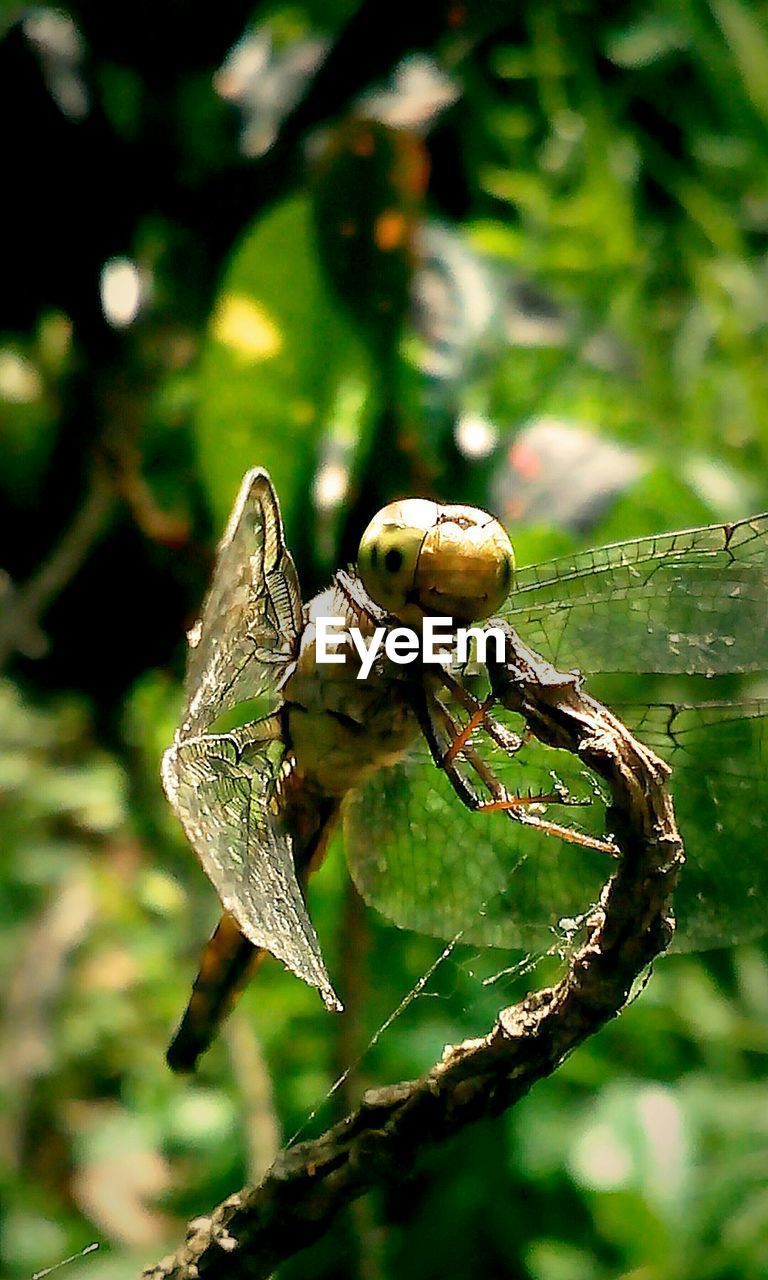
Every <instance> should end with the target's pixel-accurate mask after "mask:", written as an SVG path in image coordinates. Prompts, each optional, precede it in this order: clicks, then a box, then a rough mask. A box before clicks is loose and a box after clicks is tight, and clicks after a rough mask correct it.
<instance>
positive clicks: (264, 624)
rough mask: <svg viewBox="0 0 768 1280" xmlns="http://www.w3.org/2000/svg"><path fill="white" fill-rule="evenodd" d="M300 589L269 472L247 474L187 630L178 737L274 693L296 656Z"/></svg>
mask: <svg viewBox="0 0 768 1280" xmlns="http://www.w3.org/2000/svg"><path fill="white" fill-rule="evenodd" d="M301 626H302V617H301V594H300V591H299V584H298V579H297V576H296V569H295V567H294V564H293V560H292V559H291V555H290V552H289V551H288V550H287V548H286V546H285V542H284V538H283V523H282V519H281V516H280V506H279V504H278V500H277V495H276V494H275V491H274V489H273V487H272V482H271V480H270V478H269V476H268V474H267V472H266V471H264V470H262V469H261V468H254V469H253V470H252V471H249V472H247V473H246V475H245V477H244V478H243V483H242V485H241V486H240V492H239V494H238V496H237V501H236V502H235V505H234V507H233V509H232V514H231V516H230V518H229V523H228V524H227V528H226V531H225V533H224V537H223V538H222V540H221V543H220V544H219V548H218V551H217V554H216V564H215V567H214V571H213V578H212V580H211V585H210V588H209V590H208V594H207V596H206V598H205V601H204V603H203V608H202V612H201V615H200V619H199V621H198V623H197V624H196V626H195V627H194V628H193V630H192V631H191V632H190V636H189V642H190V649H189V655H188V659H187V674H186V690H187V707H186V711H185V714H184V716H183V720H182V724H181V727H180V730H179V733H178V735H177V739H183V738H186V737H190V736H191V735H193V734H198V733H201V732H202V731H204V730H205V729H206V728H208V727H209V726H210V725H211V724H212V723H213V722H214V721H215V720H216V719H217V717H218V716H220V715H222V713H223V712H225V711H229V710H231V709H232V708H233V707H235V706H237V704H238V703H241V702H244V701H247V700H248V699H251V698H258V697H259V696H261V695H262V694H264V693H269V692H272V691H273V690H274V689H275V687H276V685H277V684H278V683H279V680H280V677H281V676H282V674H283V672H284V670H285V668H286V666H287V665H288V663H289V662H290V661H291V659H292V657H293V656H294V654H295V647H296V642H297V639H298V636H299V634H300V632H301Z"/></svg>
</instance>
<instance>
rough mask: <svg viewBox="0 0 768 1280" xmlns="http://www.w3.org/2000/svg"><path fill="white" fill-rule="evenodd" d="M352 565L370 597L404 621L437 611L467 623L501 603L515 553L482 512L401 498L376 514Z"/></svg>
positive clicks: (508, 586) (509, 583)
mask: <svg viewBox="0 0 768 1280" xmlns="http://www.w3.org/2000/svg"><path fill="white" fill-rule="evenodd" d="M357 567H358V572H359V573H360V577H361V578H362V582H363V586H364V587H365V589H366V591H367V592H368V594H369V595H370V596H371V598H372V599H373V600H375V601H376V603H377V604H379V605H381V606H382V608H384V609H387V610H388V612H389V613H391V614H393V615H394V616H395V617H396V618H399V619H401V620H402V621H403V622H407V623H418V622H419V621H420V620H421V619H422V618H423V617H424V616H425V615H440V616H443V617H449V618H453V619H455V620H456V621H457V622H461V623H466V622H479V621H480V620H481V619H482V618H488V617H490V615H491V614H492V613H495V612H496V610H497V609H499V608H500V606H501V604H502V603H503V601H504V600H505V599H506V597H507V595H508V594H509V591H510V589H511V587H512V578H513V574H514V568H515V556H514V552H513V550H512V544H511V542H510V541H509V538H508V537H507V534H506V533H505V531H504V529H503V528H502V526H501V525H500V524H499V522H498V520H496V519H494V517H493V516H491V515H489V514H488V512H487V511H480V510H478V508H477V507H460V506H451V507H441V506H438V504H437V503H436V502H429V501H427V500H426V499H424V498H406V499H403V500H401V501H400V502H391V503H390V504H389V506H387V507H384V508H383V509H382V510H381V511H380V512H379V513H378V515H376V516H374V518H373V520H372V521H371V523H370V524H369V525H368V528H367V529H366V530H365V533H364V534H363V536H362V539H361V541H360V550H359V552H358V558H357Z"/></svg>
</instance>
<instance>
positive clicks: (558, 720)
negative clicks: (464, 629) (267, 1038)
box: [144, 631, 683, 1280]
mask: <svg viewBox="0 0 768 1280" xmlns="http://www.w3.org/2000/svg"><path fill="white" fill-rule="evenodd" d="M492 676H493V681H494V688H495V691H496V694H497V696H498V698H499V700H500V701H502V702H503V703H504V704H505V705H506V706H507V707H509V708H510V709H512V710H514V711H518V712H520V713H521V714H522V715H523V716H524V717H525V719H526V720H527V722H528V724H529V726H530V728H531V730H532V732H533V733H534V734H535V735H536V737H538V738H539V739H540V740H541V741H542V742H544V743H547V744H548V745H550V746H556V747H559V748H562V749H565V750H568V751H570V752H572V753H573V754H575V755H578V756H579V758H580V759H582V760H583V761H584V763H585V765H586V766H588V767H589V768H590V769H592V770H594V772H595V773H597V774H599V775H600V777H602V778H603V779H605V781H606V782H607V784H608V786H609V787H610V790H611V795H612V802H613V803H612V808H611V810H610V818H611V824H612V829H613V833H614V836H615V839H616V843H617V845H618V847H619V849H620V854H621V856H620V858H619V860H618V863H616V864H614V867H615V870H614V874H613V875H612V876H611V877H610V879H609V880H608V882H607V883H606V885H605V886H604V888H603V891H602V894H601V897H600V901H599V904H598V906H597V907H596V908H595V910H594V912H593V914H592V916H591V917H590V920H589V922H588V925H587V939H586V941H585V942H584V944H583V945H582V946H581V947H580V948H579V949H578V950H577V951H576V952H575V953H574V954H573V956H572V957H571V961H570V964H569V967H568V972H567V973H566V975H565V976H564V977H563V978H562V980H561V981H560V982H559V983H558V984H557V985H556V986H554V987H552V988H548V989H546V990H542V991H538V992H536V993H534V994H532V995H530V996H528V997H527V998H526V999H525V1000H523V1001H521V1003H519V1004H517V1005H514V1006H512V1007H511V1008H508V1009H504V1010H502V1012H501V1013H500V1014H499V1016H498V1020H497V1022H496V1024H495V1026H493V1027H492V1028H491V1030H490V1031H489V1032H488V1034H487V1035H485V1036H483V1037H482V1038H480V1039H476V1040H468V1041H465V1042H464V1043H463V1044H459V1045H454V1046H450V1047H449V1048H447V1049H446V1050H445V1052H444V1054H443V1058H442V1061H440V1062H438V1063H436V1064H435V1066H433V1067H432V1069H431V1070H430V1071H429V1072H427V1073H426V1075H424V1076H422V1077H421V1078H420V1079H418V1080H412V1081H408V1082H405V1083H402V1084H396V1085H390V1086H387V1087H385V1088H380V1089H372V1090H369V1091H368V1092H367V1093H365V1094H364V1096H363V1099H362V1101H361V1103H360V1105H359V1107H358V1108H357V1109H356V1110H355V1111H354V1112H352V1113H351V1114H350V1115H349V1116H347V1118H346V1119H345V1120H343V1121H342V1122H341V1123H339V1124H337V1125H335V1126H334V1127H333V1128H331V1129H329V1130H328V1131H327V1132H326V1133H324V1134H323V1135H322V1136H321V1137H319V1138H317V1139H315V1140H313V1141H309V1142H304V1143H301V1144H299V1145H297V1146H295V1147H292V1148H290V1149H288V1150H286V1151H283V1152H281V1154H280V1155H279V1156H278V1158H277V1160H276V1161H275V1163H274V1165H273V1166H272V1168H271V1170H270V1171H269V1172H268V1173H267V1175H266V1177H265V1178H264V1179H263V1181H262V1182H261V1183H260V1185H259V1186H257V1187H254V1188H245V1189H243V1190H242V1191H238V1192H237V1193H236V1194H235V1195H232V1196H230V1197H229V1198H228V1199H227V1200H225V1201H224V1202H223V1203H222V1204H220V1205H219V1206H218V1207H217V1208H216V1209H215V1210H214V1211H213V1212H212V1213H211V1214H210V1215H209V1216H206V1217H204V1218H198V1219H196V1220H195V1221H194V1222H192V1223H190V1224H189V1228H188V1233H187V1238H186V1240H185V1242H184V1244H183V1245H182V1246H181V1248H180V1249H179V1250H178V1252H177V1253H176V1254H175V1255H172V1256H171V1257H169V1258H166V1259H163V1260H162V1261H161V1262H159V1263H157V1264H156V1265H155V1266H153V1267H149V1268H148V1269H147V1270H146V1271H145V1272H144V1276H145V1280H188V1278H190V1280H191V1277H196V1278H199V1277H206V1278H207V1280H217V1278H218V1277H221V1278H222V1280H223V1278H224V1277H225V1276H226V1278H227V1280H245V1277H248V1278H249V1280H255V1278H256V1277H261V1276H269V1275H270V1273H271V1272H272V1271H273V1269H274V1268H275V1266H276V1265H277V1264H278V1263H279V1262H281V1261H282V1260H283V1259H285V1258H286V1257H289V1256H290V1255H291V1254H293V1253H296V1252H297V1251H298V1250H300V1249H302V1248H304V1247H305V1246H306V1245H308V1244H310V1243H311V1242H312V1241H314V1240H316V1239H317V1238H318V1237H319V1236H321V1235H322V1234H323V1233H324V1232H325V1231H326V1229H327V1228H328V1226H329V1224H330V1222H331V1220H332V1219H333V1217H334V1216H335V1214H336V1213H337V1212H338V1211H339V1209H340V1208H342V1207H343V1206H344V1205H346V1204H348V1203H350V1202H351V1201H352V1200H354V1199H356V1198H357V1197H358V1196H360V1195H362V1194H363V1193H364V1192H365V1191H367V1190H369V1189H370V1188H371V1187H373V1186H375V1185H382V1184H384V1183H388V1182H389V1183H391V1182H395V1181H397V1180H399V1179H401V1178H402V1177H403V1176H404V1175H406V1174H407V1173H408V1171H409V1170H410V1168H411V1167H412V1165H413V1163H414V1161H415V1160H416V1158H417V1156H418V1155H419V1154H420V1153H421V1151H422V1150H423V1149H424V1147H425V1146H426V1145H429V1144H435V1143H439V1142H442V1141H444V1140H445V1139H446V1138H448V1137H449V1136H451V1135H452V1134H455V1133H457V1132H458V1131H459V1130H460V1129H462V1128H464V1126H465V1125H468V1124H471V1123H473V1122H474V1121H476V1120H479V1119H481V1118H484V1117H491V1116H496V1115H499V1114H500V1113H501V1112H502V1111H504V1110H506V1109H507V1108H508V1107H511V1106H512V1105H514V1103H515V1102H517V1101H518V1099H520V1098H521V1097H523V1095H524V1094H526V1093H527V1092H528V1090H529V1089H530V1088H531V1086H532V1085H533V1084H535V1083H536V1081H537V1080H541V1079H543V1078H544V1077H545V1076H548V1075H550V1074H551V1073H552V1072H553V1071H554V1070H555V1069H556V1068H557V1066H558V1065H559V1064H560V1063H561V1062H562V1061H563V1059H564V1058H565V1057H566V1056H567V1055H568V1054H569V1053H570V1052H571V1051H572V1050H573V1049H574V1048H575V1047H576V1046H577V1045H579V1044H580V1043H581V1042H582V1041H583V1040H585V1039H586V1037H587V1036H589V1035H591V1034H592V1033H593V1032H595V1031H597V1030H598V1029H599V1028H600V1027H601V1026H602V1025H603V1024H604V1023H605V1022H607V1021H608V1020H609V1019H610V1018H612V1017H614V1016H615V1015H616V1014H617V1013H618V1012H619V1010H620V1009H621V1008H622V1006H623V1005H624V1003H625V1002H626V1000H627V997H628V995H629V992H630V989H631V987H632V984H633V982H634V981H635V979H636V978H637V977H638V976H639V975H640V974H641V973H642V971H643V969H644V968H645V967H646V966H647V965H648V964H649V963H650V961H651V960H653V958H654V957H655V956H656V955H658V954H659V953H660V952H661V951H663V950H664V949H665V947H666V946H667V945H668V944H669V941H670V940H671V937H672V933H673V929H674V922H673V919H672V916H671V909H670V899H671V894H672V891H673V889H674V887H675V883H676V881H677V876H678V874H679V871H680V868H681V866H682V864H683V848H682V843H681V840H680V837H679V835H678V832H677V828H676V825H675V817H674V811H673V808H672V801H671V798H670V795H669V791H668V788H667V777H668V774H669V769H668V767H667V765H665V764H664V763H663V762H662V761H661V760H659V759H658V757H656V756H655V755H654V754H653V752H652V751H649V750H648V749H647V748H646V747H644V746H643V745H642V744H641V743H639V742H637V741H636V740H635V739H634V738H633V737H632V735H631V734H630V733H629V731H628V730H627V729H626V728H625V727H624V725H622V724H621V722H620V721H619V720H617V719H616V717H615V716H613V715H612V714H611V712H609V711H608V710H607V709H606V708H605V707H603V706H602V705H601V704H600V703H598V702H596V701H595V700H594V699H593V698H591V697H589V695H587V694H586V693H584V692H583V691H582V689H581V686H580V681H579V679H578V678H577V677H575V676H574V675H572V674H571V675H563V674H561V673H558V672H555V671H554V669H553V668H552V667H551V666H549V665H548V664H547V663H545V662H543V660H542V659H541V658H539V657H538V656H537V655H536V654H534V653H532V652H531V651H530V650H528V649H527V648H526V647H525V646H524V645H523V644H522V643H521V642H520V641H519V640H518V638H517V637H516V636H515V634H514V632H511V631H510V633H509V642H508V649H507V660H506V662H505V663H504V664H503V666H500V667H499V668H497V669H495V670H494V671H493V672H492Z"/></svg>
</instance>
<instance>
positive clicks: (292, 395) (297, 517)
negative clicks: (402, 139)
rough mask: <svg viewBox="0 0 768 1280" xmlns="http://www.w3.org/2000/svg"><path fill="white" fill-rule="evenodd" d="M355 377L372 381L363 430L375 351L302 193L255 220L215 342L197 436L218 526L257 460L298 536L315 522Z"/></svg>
mask: <svg viewBox="0 0 768 1280" xmlns="http://www.w3.org/2000/svg"><path fill="white" fill-rule="evenodd" d="M350 385H353V386H355V387H360V386H362V387H364V389H365V394H364V395H362V396H359V397H358V398H357V401H356V403H358V405H359V408H358V413H357V421H356V423H355V424H354V426H355V427H356V428H357V431H358V432H359V431H360V430H361V429H362V427H363V426H364V425H365V424H366V422H367V421H368V420H369V416H370V400H371V396H370V387H371V369H370V365H369V362H368V358H367V356H366V353H365V349H364V347H363V345H362V343H361V342H360V341H359V340H358V338H357V336H356V334H355V332H354V330H353V328H352V326H351V325H350V324H349V323H348V322H347V320H346V318H345V317H344V315H343V314H342V312H341V308H340V307H339V306H337V305H336V303H335V302H334V300H333V299H332V297H331V296H330V294H329V291H328V288H327V286H326V284H325V281H324V279H323V277H322V275H321V271H320V267H319V264H318V259H317V251H316V245H315V233H314V230H313V226H312V217H311V213H310V206H309V203H308V201H307V200H305V199H303V198H297V199H292V200H290V201H288V202H286V203H285V204H282V205H280V206H279V207H278V208H276V209H273V210H271V211H270V212H269V213H268V214H267V215H266V216H265V217H264V218H261V219H259V221H257V222H256V223H254V225H253V226H252V227H251V229H250V230H249V231H248V232H247V234H246V236H245V238H244V240H243V241H242V242H241V244H240V246H239V248H238V249H237V250H236V252H235V254H234V256H233V258H232V260H231V262H230V265H229V269H228V271H227V272H226V274H225V276H224V280H223V283H222V287H221V291H220V293H219V296H218V299H217V301H216V304H215V307H214V309H213V314H212V317H211V322H210V326H209V331H208V335H207V339H206V343H205V348H204V352H203V358H202V366H201V383H200V405H199V412H198V417H197V424H196V435H197V444H198V452H199V459H200V470H201V476H202V480H203V483H204V485H205V487H206V490H207V492H208V496H209V499H210V502H211V506H212V508H213V511H214V514H215V517H216V520H217V523H218V524H219V525H223V523H224V521H225V520H226V517H227V515H228V512H229V509H230V507H231V505H232V500H233V498H234V495H235V493H236V492H237V487H238V485H239V483H240V479H241V477H242V475H243V473H244V472H245V471H246V470H247V468H248V467H252V466H256V465H260V466H263V467H266V468H267V469H268V470H269V472H270V474H271V476H272V479H273V481H274V482H275V485H276V487H277V491H278V493H279V495H280V501H281V504H282V509H283V514H284V517H285V520H286V525H287V529H288V536H289V539H291V536H292V534H293V533H294V532H295V531H296V529H297V528H298V527H299V526H300V525H301V524H304V525H305V521H306V516H305V512H304V510H303V503H304V501H305V499H306V495H307V491H308V488H309V482H310V480H311V477H312V474H313V472H314V469H315V465H316V460H317V454H318V443H319V440H320V437H321V436H322V435H323V434H324V433H326V432H332V431H333V429H334V425H335V423H334V419H335V416H336V412H337V410H338V406H339V405H340V404H342V403H343V404H345V405H346V404H347V403H348V402H349V399H350V397H349V394H348V392H349V387H350ZM349 426H350V424H349V423H348V422H346V423H345V427H346V428H347V429H349Z"/></svg>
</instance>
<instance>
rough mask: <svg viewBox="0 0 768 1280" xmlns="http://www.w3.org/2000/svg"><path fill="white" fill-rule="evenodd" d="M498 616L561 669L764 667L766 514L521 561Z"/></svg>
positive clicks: (767, 663) (719, 670)
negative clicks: (522, 564) (542, 560)
mask: <svg viewBox="0 0 768 1280" xmlns="http://www.w3.org/2000/svg"><path fill="white" fill-rule="evenodd" d="M503 616H504V617H505V618H506V619H508V621H509V622H510V623H511V624H512V626H513V627H515V629H516V630H517V631H518V632H519V633H520V636H521V637H522V639H523V640H524V641H525V643H526V644H528V645H530V646H531V648H533V649H535V650H537V651H538V652H540V653H542V654H543V656H544V657H545V658H547V659H548V660H549V661H550V662H552V663H554V665H555V666H557V667H559V668H560V669H561V670H563V669H565V670H569V669H570V668H572V667H578V669H579V670H580V671H582V672H584V673H585V674H587V673H594V672H600V673H607V672H640V673H646V672H654V673H667V674H675V673H678V674H688V675H692V674H696V673H700V674H703V675H718V674H723V673H735V674H738V673H746V672H752V671H765V670H766V669H768V627H766V619H768V515H762V516H755V517H753V518H752V519H749V520H741V521H739V522H738V523H736V524H732V525H708V526H706V527H704V528H701V529H688V530H684V531H682V532H680V533H667V534H661V535H658V536H655V537H651V538H637V539H634V540H632V541H630V542H622V543H615V544H613V545H611V546H607V547H600V548H599V549H597V550H593V551H582V552H579V553H577V554H574V555H572V556H563V557H560V558H559V559H556V560H550V561H547V562H545V563H543V564H540V565H533V566H530V567H527V568H523V569H521V570H520V571H518V572H517V573H516V575H515V589H514V590H513V592H512V594H511V595H510V597H509V599H508V602H507V606H506V608H505V610H504V611H503Z"/></svg>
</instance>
